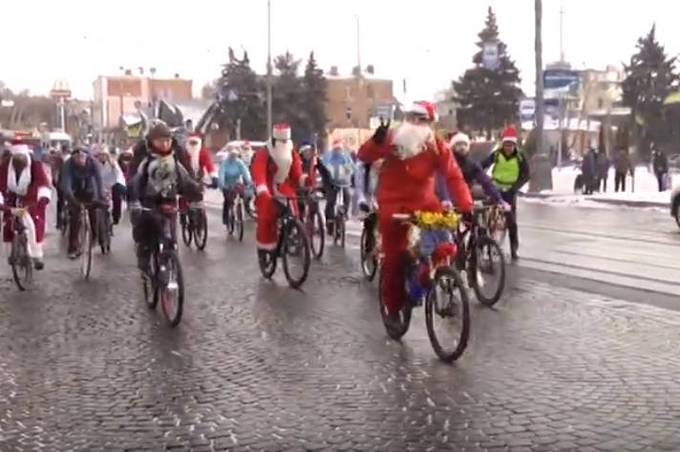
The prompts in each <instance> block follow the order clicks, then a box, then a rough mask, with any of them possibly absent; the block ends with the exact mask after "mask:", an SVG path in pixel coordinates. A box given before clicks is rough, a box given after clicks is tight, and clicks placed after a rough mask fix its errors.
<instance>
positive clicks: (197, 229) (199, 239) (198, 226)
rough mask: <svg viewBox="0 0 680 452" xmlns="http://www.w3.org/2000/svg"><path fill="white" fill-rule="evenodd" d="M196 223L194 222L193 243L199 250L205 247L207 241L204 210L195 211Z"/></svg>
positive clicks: (206, 217)
mask: <svg viewBox="0 0 680 452" xmlns="http://www.w3.org/2000/svg"><path fill="white" fill-rule="evenodd" d="M195 218H196V223H194V243H195V244H196V248H197V249H198V250H200V251H203V250H204V249H205V245H206V244H207V243H208V215H207V214H206V213H205V210H201V211H200V212H196V216H195Z"/></svg>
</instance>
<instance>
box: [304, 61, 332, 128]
mask: <svg viewBox="0 0 680 452" xmlns="http://www.w3.org/2000/svg"><path fill="white" fill-rule="evenodd" d="M302 88H303V96H302V99H303V102H304V110H303V113H304V118H303V119H304V123H305V124H304V128H303V131H302V132H303V133H304V134H305V135H307V136H308V137H309V139H311V138H313V136H314V135H315V134H316V136H317V137H323V136H324V134H325V131H326V123H327V122H328V119H327V117H326V106H325V105H326V78H325V77H324V76H323V70H321V69H320V68H319V67H318V66H317V64H316V58H315V57H314V52H311V53H310V54H309V59H308V60H307V67H306V68H305V75H304V77H303V80H302Z"/></svg>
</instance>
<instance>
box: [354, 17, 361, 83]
mask: <svg viewBox="0 0 680 452" xmlns="http://www.w3.org/2000/svg"><path fill="white" fill-rule="evenodd" d="M354 18H355V19H356V21H357V67H358V68H359V72H358V75H359V76H361V29H360V27H359V15H358V14H355V15H354Z"/></svg>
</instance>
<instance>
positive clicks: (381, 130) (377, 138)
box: [373, 120, 390, 145]
mask: <svg viewBox="0 0 680 452" xmlns="http://www.w3.org/2000/svg"><path fill="white" fill-rule="evenodd" d="M389 129H390V121H387V123H384V122H382V120H381V121H380V126H378V128H377V129H375V133H373V142H374V143H375V144H377V145H382V144H384V143H385V138H386V137H387V131H388V130H389Z"/></svg>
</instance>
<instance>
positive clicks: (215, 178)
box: [210, 177, 219, 189]
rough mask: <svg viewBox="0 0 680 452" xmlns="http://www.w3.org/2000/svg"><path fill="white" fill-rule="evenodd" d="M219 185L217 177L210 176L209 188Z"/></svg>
mask: <svg viewBox="0 0 680 452" xmlns="http://www.w3.org/2000/svg"><path fill="white" fill-rule="evenodd" d="M218 186H219V181H218V180H217V177H213V178H212V183H211V184H210V188H213V189H215V188H217V187H218Z"/></svg>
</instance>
